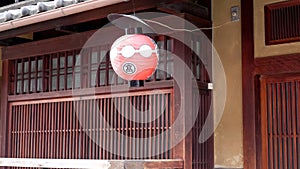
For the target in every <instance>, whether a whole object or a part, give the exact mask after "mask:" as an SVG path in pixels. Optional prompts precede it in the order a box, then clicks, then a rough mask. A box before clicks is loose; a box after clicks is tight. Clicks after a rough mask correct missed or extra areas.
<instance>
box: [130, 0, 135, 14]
mask: <svg viewBox="0 0 300 169" xmlns="http://www.w3.org/2000/svg"><path fill="white" fill-rule="evenodd" d="M131 2H132V3H131V5H132V11H133V16H135V2H134V0H132V1H131Z"/></svg>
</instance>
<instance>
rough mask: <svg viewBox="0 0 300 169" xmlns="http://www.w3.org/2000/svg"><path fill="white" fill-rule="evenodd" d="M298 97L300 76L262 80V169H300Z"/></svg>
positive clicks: (299, 112)
mask: <svg viewBox="0 0 300 169" xmlns="http://www.w3.org/2000/svg"><path fill="white" fill-rule="evenodd" d="M299 96H300V77H299V75H298V76H295V77H288V76H282V77H268V76H266V77H263V78H262V81H261V99H262V101H261V106H262V109H261V125H262V130H261V132H262V168H266V169H274V168H276V169H277V168H278V169H299V168H300V105H299Z"/></svg>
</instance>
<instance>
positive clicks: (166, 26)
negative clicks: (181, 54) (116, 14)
mask: <svg viewBox="0 0 300 169" xmlns="http://www.w3.org/2000/svg"><path fill="white" fill-rule="evenodd" d="M142 20H144V21H146V22H150V23H155V24H157V25H160V26H163V27H165V28H168V29H170V30H172V31H187V32H196V31H201V30H211V29H218V28H221V27H222V26H225V25H227V24H229V23H232V21H228V22H225V23H223V24H221V25H217V26H213V27H208V28H198V29H193V30H189V29H182V28H173V27H170V26H168V25H166V24H163V23H161V22H157V21H153V20H149V19H142Z"/></svg>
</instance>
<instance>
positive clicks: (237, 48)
mask: <svg viewBox="0 0 300 169" xmlns="http://www.w3.org/2000/svg"><path fill="white" fill-rule="evenodd" d="M232 6H240V0H213V23H214V27H216V28H215V29H213V45H214V47H215V49H216V51H217V52H218V54H219V56H220V58H221V61H222V64H223V66H224V70H225V74H226V81H227V97H226V103H225V109H224V114H223V117H222V119H221V121H220V123H219V125H218V127H217V128H216V131H215V167H216V168H217V167H224V168H242V167H243V125H242V71H241V58H242V57H241V22H240V21H237V22H231V21H230V20H231V15H230V8H231V7H232ZM219 25H222V26H220V27H219ZM214 85H217V83H215V84H214ZM215 97H218V96H217V95H215ZM214 104H215V106H218V103H214Z"/></svg>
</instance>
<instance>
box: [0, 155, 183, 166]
mask: <svg viewBox="0 0 300 169" xmlns="http://www.w3.org/2000/svg"><path fill="white" fill-rule="evenodd" d="M0 166H4V167H36V168H86V169H87V168H89V169H90V168H91V169H97V168H101V169H120V168H130V169H141V168H149V169H150V168H165V167H168V168H183V160H181V159H171V160H89V159H32V158H30V159H29V158H0Z"/></svg>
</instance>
